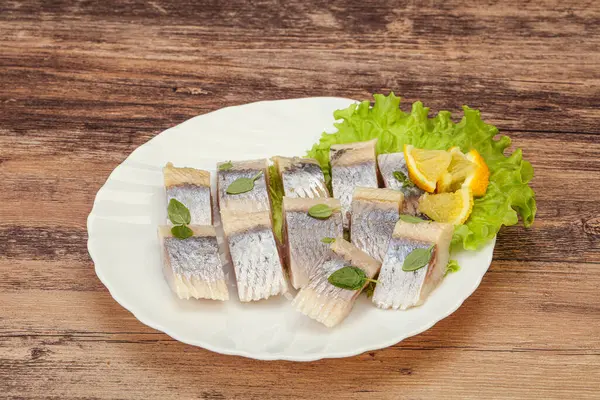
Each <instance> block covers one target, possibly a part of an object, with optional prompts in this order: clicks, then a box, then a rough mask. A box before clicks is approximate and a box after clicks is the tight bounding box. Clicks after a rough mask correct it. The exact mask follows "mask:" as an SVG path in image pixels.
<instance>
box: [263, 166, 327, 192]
mask: <svg viewBox="0 0 600 400" xmlns="http://www.w3.org/2000/svg"><path fill="white" fill-rule="evenodd" d="M273 162H274V163H275V166H276V167H277V171H278V172H279V176H280V177H281V181H282V182H283V190H284V193H285V196H287V197H329V191H328V190H327V185H326V184H325V176H324V175H323V171H322V170H321V167H320V166H319V162H318V161H317V160H314V159H312V158H300V157H291V158H290V157H273Z"/></svg>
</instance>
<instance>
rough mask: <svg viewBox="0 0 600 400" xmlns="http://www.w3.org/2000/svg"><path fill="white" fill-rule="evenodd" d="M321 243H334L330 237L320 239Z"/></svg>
mask: <svg viewBox="0 0 600 400" xmlns="http://www.w3.org/2000/svg"><path fill="white" fill-rule="evenodd" d="M321 242H323V243H327V244H330V243H333V242H335V239H334V238H331V237H324V238H323V239H321Z"/></svg>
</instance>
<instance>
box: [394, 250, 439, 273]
mask: <svg viewBox="0 0 600 400" xmlns="http://www.w3.org/2000/svg"><path fill="white" fill-rule="evenodd" d="M434 247H435V245H434V244H433V245H431V247H429V248H427V249H423V248H418V249H414V250H413V251H411V252H410V253H408V255H407V256H406V258H405V259H404V264H402V271H406V272H410V271H416V270H418V269H421V268H423V267H424V266H426V265H427V264H428V263H429V260H431V255H432V254H433V249H434Z"/></svg>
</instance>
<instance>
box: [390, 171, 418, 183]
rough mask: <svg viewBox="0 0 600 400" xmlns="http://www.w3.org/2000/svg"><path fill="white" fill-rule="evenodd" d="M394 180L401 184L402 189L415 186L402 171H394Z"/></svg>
mask: <svg viewBox="0 0 600 400" xmlns="http://www.w3.org/2000/svg"><path fill="white" fill-rule="evenodd" d="M393 175H394V178H396V180H397V181H398V182H400V183H401V184H402V187H414V186H415V184H414V183H412V181H411V180H410V179H409V178H408V177H407V176H406V174H405V173H404V172H402V171H394V173H393Z"/></svg>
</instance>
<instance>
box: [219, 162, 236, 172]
mask: <svg viewBox="0 0 600 400" xmlns="http://www.w3.org/2000/svg"><path fill="white" fill-rule="evenodd" d="M231 168H233V163H232V162H231V160H229V161H227V162H224V163H223V164H221V165H219V171H227V170H229V169H231Z"/></svg>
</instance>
